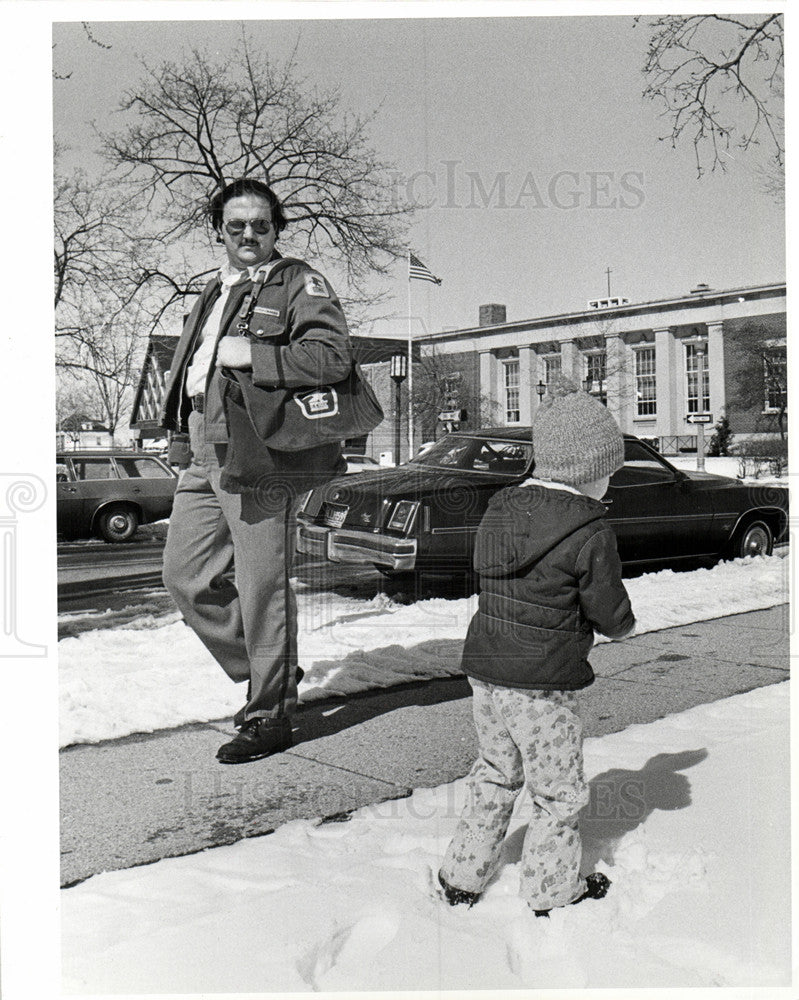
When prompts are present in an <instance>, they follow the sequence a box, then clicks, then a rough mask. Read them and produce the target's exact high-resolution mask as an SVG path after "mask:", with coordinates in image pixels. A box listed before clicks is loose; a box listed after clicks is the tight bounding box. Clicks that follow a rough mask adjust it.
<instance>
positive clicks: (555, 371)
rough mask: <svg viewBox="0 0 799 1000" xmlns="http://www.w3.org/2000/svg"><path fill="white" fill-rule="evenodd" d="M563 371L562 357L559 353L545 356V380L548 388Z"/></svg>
mask: <svg viewBox="0 0 799 1000" xmlns="http://www.w3.org/2000/svg"><path fill="white" fill-rule="evenodd" d="M560 372H561V357H560V355H559V354H551V355H550V356H549V357H548V358H544V382H545V383H546V386H547V388H549V386H551V385H552V382H553V380H554V379H555V378H557V376H558V375H560Z"/></svg>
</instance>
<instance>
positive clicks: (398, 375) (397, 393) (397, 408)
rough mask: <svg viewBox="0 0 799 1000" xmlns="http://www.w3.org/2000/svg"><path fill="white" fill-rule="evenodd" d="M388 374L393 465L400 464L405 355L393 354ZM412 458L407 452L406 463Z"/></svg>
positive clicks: (406, 368)
mask: <svg viewBox="0 0 799 1000" xmlns="http://www.w3.org/2000/svg"><path fill="white" fill-rule="evenodd" d="M389 374H390V375H391V378H392V379H393V381H394V464H395V465H399V464H400V441H401V438H402V435H401V433H400V425H401V422H402V409H401V405H402V402H401V399H402V383H403V382H404V381H405V379H406V378H407V377H408V358H407V355H405V354H394V355H393V356H392V358H391V368H390V370H389ZM412 458H413V454H412V453H411V452H409V454H408V461H409V462H410V460H411V459H412Z"/></svg>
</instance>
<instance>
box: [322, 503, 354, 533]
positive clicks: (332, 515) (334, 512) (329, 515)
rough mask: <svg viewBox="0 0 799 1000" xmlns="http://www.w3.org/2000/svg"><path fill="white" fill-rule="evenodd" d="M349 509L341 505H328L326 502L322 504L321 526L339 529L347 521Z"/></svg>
mask: <svg viewBox="0 0 799 1000" xmlns="http://www.w3.org/2000/svg"><path fill="white" fill-rule="evenodd" d="M348 511H349V507H347V506H346V505H345V504H343V503H330V502H329V501H328V500H325V502H324V503H323V504H322V524H324V525H326V526H327V527H328V528H340V527H341V526H342V524H344V522H345V521H346V519H347V512H348Z"/></svg>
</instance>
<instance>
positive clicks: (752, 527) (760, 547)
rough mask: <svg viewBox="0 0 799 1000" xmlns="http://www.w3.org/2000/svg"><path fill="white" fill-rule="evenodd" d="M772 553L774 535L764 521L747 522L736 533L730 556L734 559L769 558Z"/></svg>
mask: <svg viewBox="0 0 799 1000" xmlns="http://www.w3.org/2000/svg"><path fill="white" fill-rule="evenodd" d="M773 551H774V535H773V534H772V531H771V528H770V527H769V526H768V525H767V524H766V522H765V521H749V522H748V523H747V524H744V525H743V526H742V527H740V528H739V529H738V531H736V533H735V536H734V537H733V540H732V548H731V554H732V557H733V558H734V559H743V558H744V556H770V555H771V553H772V552H773Z"/></svg>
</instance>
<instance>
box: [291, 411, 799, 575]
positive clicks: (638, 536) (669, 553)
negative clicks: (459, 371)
mask: <svg viewBox="0 0 799 1000" xmlns="http://www.w3.org/2000/svg"><path fill="white" fill-rule="evenodd" d="M533 469H534V461H533V454H532V445H531V442H530V428H527V427H518V428H512V429H511V428H504V429H488V430H482V431H478V432H474V433H454V434H449V435H447V436H446V437H445V438H442V439H441V440H440V441H438V442H437V443H436V444H435V445H434V446H433V447H432V448H430V449H429V450H428V451H427V452H426V453H425V454H424V455H421V456H419V455H417V456H416V457H415V458H414V459H413V461H411V462H409V463H407V464H406V465H402V466H399V467H398V468H391V469H378V470H375V471H374V472H364V473H362V474H361V475H359V476H357V477H354V478H353V477H349V478H347V479H344V478H338V479H335V480H332V481H331V482H329V483H327V484H325V485H324V486H322V487H319V488H318V489H316V490H312V491H311V492H309V493H308V494H307V495H306V496H305V497H304V498H303V500H302V502H301V505H300V509H299V513H298V525H297V549H298V551H300V552H303V553H306V554H308V555H311V556H315V557H316V558H318V559H322V560H326V561H329V562H332V563H352V564H373V565H375V566H376V567H377V568H378V569H380V570H381V571H382V572H384V573H386V574H387V575H391V574H398V573H409V572H410V573H418V572H421V571H430V572H433V573H436V574H447V575H448V574H451V573H454V572H462V571H464V570H468V569H469V568H470V566H471V560H472V550H473V546H474V537H475V533H476V531H477V527H478V525H479V524H480V520H481V519H482V516H483V514H484V512H485V509H486V507H487V505H488V501H489V499H490V498H491V496H493V494H494V493H496V492H497V491H498V490H500V489H502V488H503V487H506V486H511V485H514V484H519V483H521V482H523V481H524V480H525V479H526V478H527V477H529V476H530V475H531V473H532V472H533ZM602 502H603V503H605V504H606V506H607V507H608V520H609V523H610V524H611V525H612V527H613V528H614V530H615V532H616V535H617V538H618V546H619V555H620V556H621V559H622V562H623V563H626V564H646V563H648V562H664V561H676V560H681V559H689V558H690V559H696V558H697V557H714V558H715V557H719V556H745V555H761V554H763V555H766V554H769V553H771V551H772V548H773V545H774V542H775V540H776V541H782V540H783V539H784V538H785V537H786V535H787V525H788V491H787V490H786V489H783V488H781V487H769V488H766V489H764V488H762V487H761V488H753V487H750V486H748V485H745V484H742V483H740V482H738V481H737V480H735V479H729V478H727V477H724V476H716V475H712V474H709V473H701V472H683V471H681V470H679V469H676V468H675V467H674V466H672V465H671V464H670V463H669V462H668V461H667V460H666V459H664V458H663V457H662V456H661V455H659V454H658V453H657V452H656V451H654V449H652V448H651V447H649V446H648V445H646V444H644V443H643V442H642V441H640V440H638V439H637V438H635V437H633V436H632V435H625V463H624V467H623V468H622V469H620V470H619V471H618V472H616V473H615V474H614V475H613V476H612V477H611V480H610V486H609V488H608V491H607V493H606V495H605V497H604V498H603V501H602Z"/></svg>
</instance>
